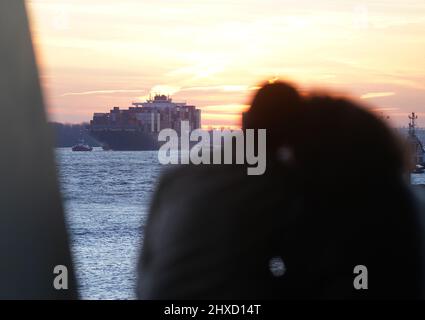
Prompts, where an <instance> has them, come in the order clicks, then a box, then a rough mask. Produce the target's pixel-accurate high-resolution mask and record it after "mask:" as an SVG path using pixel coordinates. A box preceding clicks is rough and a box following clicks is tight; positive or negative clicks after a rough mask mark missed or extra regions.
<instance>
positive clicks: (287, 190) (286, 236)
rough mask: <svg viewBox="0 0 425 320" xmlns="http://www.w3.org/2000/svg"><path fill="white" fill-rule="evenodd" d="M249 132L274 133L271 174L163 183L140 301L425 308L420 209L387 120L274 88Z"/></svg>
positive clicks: (221, 171) (264, 92) (259, 98)
mask: <svg viewBox="0 0 425 320" xmlns="http://www.w3.org/2000/svg"><path fill="white" fill-rule="evenodd" d="M249 128H257V129H261V128H267V129H268V136H267V141H268V150H267V151H268V154H269V155H268V156H269V158H268V166H267V171H266V173H265V174H264V175H261V176H248V175H247V174H246V170H245V167H244V166H236V165H221V166H217V165H208V166H206V165H204V166H183V167H180V168H178V169H175V170H172V171H170V172H169V173H167V174H165V175H164V176H163V177H162V179H161V181H160V183H159V186H158V188H157V190H156V193H155V196H154V198H153V202H152V206H151V211H150V217H149V221H148V224H147V226H146V230H145V239H144V246H143V252H142V256H141V261H140V264H139V268H140V270H139V271H140V274H139V283H138V294H139V297H140V298H147V299H168V298H175V299H210V298H212V299H250V298H257V299H285V298H289V299H294V298H295V299H303V298H316V299H322V298H323V299H326V298H347V299H352V298H359V299H362V298H363V299H368V298H418V297H422V262H421V258H422V247H421V239H420V234H419V232H420V231H419V223H418V221H417V220H418V209H417V208H416V207H415V202H414V200H413V197H412V195H411V194H410V191H409V189H408V188H407V186H406V185H405V184H404V181H403V179H402V174H403V165H404V161H403V155H402V152H401V149H400V148H399V146H398V144H397V141H396V139H395V138H394V137H393V135H392V133H391V131H390V130H389V129H388V128H387V127H386V126H385V125H384V124H383V123H382V122H381V121H380V120H378V119H377V118H375V117H374V116H373V115H372V114H370V113H368V112H367V111H365V110H363V109H362V108H361V107H359V106H356V105H355V104H353V103H351V102H349V101H346V100H338V99H333V98H330V97H312V98H302V97H301V96H300V95H299V94H298V92H297V90H296V89H295V88H293V87H292V86H290V85H288V84H284V83H275V84H269V85H266V86H264V87H263V88H262V89H260V90H259V92H258V93H257V95H256V97H255V98H254V101H253V104H252V107H251V109H250V110H249V111H248V113H247V114H246V115H245V117H244V129H249ZM269 142H270V143H269ZM357 265H364V266H366V267H367V268H368V289H367V290H355V288H354V286H353V282H354V279H355V277H356V276H357V275H356V274H354V273H353V271H354V268H355V267H356V266H357ZM363 284H364V282H363Z"/></svg>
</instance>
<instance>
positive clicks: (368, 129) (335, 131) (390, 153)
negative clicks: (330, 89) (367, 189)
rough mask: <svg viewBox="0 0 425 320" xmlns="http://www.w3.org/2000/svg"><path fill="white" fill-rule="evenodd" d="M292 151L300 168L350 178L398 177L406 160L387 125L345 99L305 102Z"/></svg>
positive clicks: (315, 97) (322, 97) (397, 140)
mask: <svg viewBox="0 0 425 320" xmlns="http://www.w3.org/2000/svg"><path fill="white" fill-rule="evenodd" d="M299 118H300V122H301V123H299V130H298V134H297V141H296V143H294V148H295V149H296V150H295V153H296V157H297V161H298V162H299V163H300V165H301V166H306V167H308V168H314V170H316V169H318V168H319V167H320V170H321V172H322V173H324V174H326V175H329V177H331V176H333V175H341V174H342V173H344V172H345V173H350V176H353V177H364V176H368V177H369V179H373V177H374V176H379V177H382V176H388V175H391V176H401V175H402V174H403V172H404V170H405V168H406V161H405V160H406V158H405V156H404V152H403V148H402V145H401V143H400V140H399V139H398V137H397V136H396V134H395V132H394V131H393V130H392V129H390V128H389V126H388V125H387V124H386V123H384V122H383V121H382V120H381V119H379V118H378V117H377V116H376V115H374V114H373V113H372V112H370V111H368V110H367V109H366V108H365V107H363V106H361V105H360V104H358V103H355V102H353V101H351V100H348V99H346V98H333V97H330V96H326V95H321V96H319V95H315V96H311V97H308V98H306V99H305V101H304V103H303V108H302V112H300V115H299Z"/></svg>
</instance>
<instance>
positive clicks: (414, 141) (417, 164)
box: [407, 112, 425, 173]
mask: <svg viewBox="0 0 425 320" xmlns="http://www.w3.org/2000/svg"><path fill="white" fill-rule="evenodd" d="M409 119H410V123H409V134H408V136H407V141H408V143H409V146H410V150H411V152H412V160H413V164H414V166H413V168H412V171H411V172H412V173H424V172H425V167H424V166H425V161H424V155H425V150H424V147H423V144H422V142H421V141H420V140H419V138H418V137H417V135H416V132H415V130H416V120H417V119H418V116H417V115H416V114H415V113H414V112H412V114H411V115H409Z"/></svg>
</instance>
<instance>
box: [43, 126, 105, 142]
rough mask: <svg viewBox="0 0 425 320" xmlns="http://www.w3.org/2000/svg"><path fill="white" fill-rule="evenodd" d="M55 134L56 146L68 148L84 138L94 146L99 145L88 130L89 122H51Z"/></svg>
mask: <svg viewBox="0 0 425 320" xmlns="http://www.w3.org/2000/svg"><path fill="white" fill-rule="evenodd" d="M49 125H50V128H51V130H52V131H53V135H54V142H55V148H68V147H72V146H73V145H75V144H77V143H79V142H80V141H81V140H84V142H85V143H87V144H89V145H91V146H92V147H98V146H99V143H98V142H97V141H96V140H95V139H93V138H92V137H91V136H90V135H89V134H88V131H87V125H88V124H87V123H81V124H64V123H58V122H50V123H49Z"/></svg>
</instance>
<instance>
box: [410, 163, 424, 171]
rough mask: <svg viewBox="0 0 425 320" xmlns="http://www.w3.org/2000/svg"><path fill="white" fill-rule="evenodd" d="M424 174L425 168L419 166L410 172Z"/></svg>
mask: <svg viewBox="0 0 425 320" xmlns="http://www.w3.org/2000/svg"><path fill="white" fill-rule="evenodd" d="M424 172H425V168H424V167H423V166H421V165H420V164H417V165H416V166H415V168H414V169H413V171H412V173H424Z"/></svg>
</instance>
